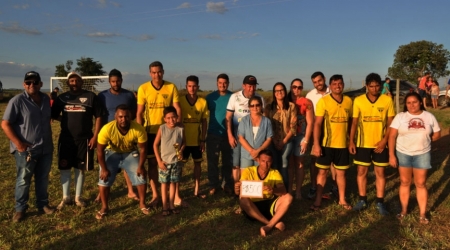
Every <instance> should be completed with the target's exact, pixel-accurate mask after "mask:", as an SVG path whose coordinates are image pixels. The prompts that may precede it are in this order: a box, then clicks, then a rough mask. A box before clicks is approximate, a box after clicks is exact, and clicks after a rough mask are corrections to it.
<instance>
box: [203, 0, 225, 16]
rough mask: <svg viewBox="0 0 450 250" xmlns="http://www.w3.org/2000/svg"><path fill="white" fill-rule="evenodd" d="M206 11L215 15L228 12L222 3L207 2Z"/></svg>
mask: <svg viewBox="0 0 450 250" xmlns="http://www.w3.org/2000/svg"><path fill="white" fill-rule="evenodd" d="M206 11H208V12H215V13H219V14H224V13H225V12H227V11H228V9H227V8H226V7H225V3H224V2H217V3H215V2H208V3H207V4H206Z"/></svg>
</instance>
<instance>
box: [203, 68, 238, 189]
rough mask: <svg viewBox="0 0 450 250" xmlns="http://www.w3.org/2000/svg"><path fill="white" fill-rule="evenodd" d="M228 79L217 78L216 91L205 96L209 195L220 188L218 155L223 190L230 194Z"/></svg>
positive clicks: (224, 76)
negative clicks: (207, 121) (227, 118)
mask: <svg viewBox="0 0 450 250" xmlns="http://www.w3.org/2000/svg"><path fill="white" fill-rule="evenodd" d="M228 86H229V78H228V75H227V74H220V75H218V76H217V91H214V92H212V93H211V94H209V95H207V96H206V102H207V104H208V109H209V112H210V114H209V127H208V135H207V137H206V158H207V161H208V180H209V186H210V190H209V193H210V194H214V193H215V192H216V191H217V189H218V188H219V187H220V183H221V182H220V181H219V155H220V154H222V182H224V183H225V185H224V190H225V191H226V192H228V193H230V194H231V193H232V190H233V179H232V178H231V168H232V165H233V158H232V155H233V154H232V151H231V146H230V144H229V143H228V136H227V129H226V120H225V116H226V113H227V109H226V106H227V104H228V100H229V99H230V96H231V94H232V92H231V91H229V90H228Z"/></svg>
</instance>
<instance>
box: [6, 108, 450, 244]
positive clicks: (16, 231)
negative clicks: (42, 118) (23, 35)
mask: <svg viewBox="0 0 450 250" xmlns="http://www.w3.org/2000/svg"><path fill="white" fill-rule="evenodd" d="M5 107H6V104H5V103H1V104H0V112H1V113H3V111H4V110H5ZM431 111H432V112H433V113H434V114H435V115H436V117H437V118H438V120H439V121H440V123H441V125H442V129H443V136H442V138H441V139H440V140H439V141H437V142H436V143H434V144H433V149H432V150H433V151H432V166H433V169H432V170H431V171H429V174H428V176H429V179H428V182H427V184H428V190H429V201H428V210H429V216H430V219H431V222H430V224H429V225H421V224H419V222H418V207H417V202H416V200H415V189H414V188H412V189H411V190H412V195H411V200H410V206H409V210H410V214H409V215H408V216H407V217H406V218H405V219H404V220H403V222H402V223H400V222H399V221H398V220H397V219H396V218H395V214H396V213H397V212H399V210H400V204H399V199H398V186H399V180H398V173H397V170H396V169H392V168H389V169H387V171H386V177H387V185H386V202H387V204H388V207H389V210H390V211H391V215H389V216H386V217H382V216H380V215H379V214H378V212H377V211H376V209H375V207H374V204H373V203H372V201H373V200H374V199H375V187H374V178H375V177H374V174H373V172H370V174H369V177H368V178H369V179H368V199H369V203H370V204H371V205H370V207H369V209H367V210H365V211H363V212H360V213H357V212H346V211H344V210H343V209H342V208H340V207H339V206H338V205H337V204H336V203H335V202H334V201H325V202H324V203H323V207H324V208H323V210H321V211H319V212H310V211H309V209H308V208H309V206H310V205H311V201H309V200H307V199H303V200H300V201H298V200H295V201H294V203H293V205H292V207H291V208H290V210H289V212H288V213H287V215H286V217H285V218H284V219H283V221H285V224H286V231H285V232H283V233H281V232H279V231H274V232H273V233H272V234H270V235H269V236H268V237H266V238H261V237H260V236H259V228H260V226H261V224H259V223H257V222H250V221H248V220H247V219H245V217H244V216H242V215H235V214H234V213H233V211H234V209H235V208H236V207H237V200H236V199H235V198H233V197H229V196H226V195H225V194H224V193H222V192H220V193H218V194H216V195H215V196H208V197H207V198H206V199H204V200H201V199H198V198H194V197H193V172H192V162H189V163H188V164H187V166H186V167H185V169H184V175H183V179H182V182H181V191H182V195H183V196H184V197H185V198H186V200H187V202H188V203H189V204H190V207H189V208H185V209H183V210H182V211H181V214H179V215H171V216H169V217H162V216H161V215H160V214H161V209H159V210H157V211H154V212H152V213H151V215H147V216H145V215H143V214H142V213H141V212H140V211H139V209H138V203H137V202H136V201H133V200H130V199H128V198H127V196H126V194H127V192H126V188H125V183H124V180H123V178H122V177H118V178H117V180H116V183H115V184H114V186H113V188H112V195H111V200H110V206H111V211H110V213H109V215H108V216H107V217H106V218H105V219H104V220H102V221H97V220H96V219H95V217H94V215H95V213H96V211H98V210H99V209H100V205H98V204H96V203H94V202H93V200H94V199H95V196H96V195H97V185H96V183H97V180H98V172H97V170H95V171H92V172H88V173H87V176H86V182H85V189H84V197H85V198H86V199H88V200H89V201H90V203H89V205H88V206H87V207H86V208H84V209H81V208H78V207H76V206H71V207H65V208H64V209H63V210H62V211H60V212H57V213H55V214H52V215H41V214H38V213H37V209H36V208H35V206H34V204H33V200H34V189H33V187H32V190H31V192H30V194H31V197H30V202H29V205H30V208H29V209H28V211H27V215H28V216H27V218H26V219H25V220H24V221H23V222H21V223H17V224H13V223H12V222H11V219H12V216H13V213H14V208H13V207H14V185H15V176H16V174H15V164H14V159H13V157H12V156H11V155H10V154H9V153H8V152H9V143H8V140H7V139H6V137H5V135H4V133H3V132H1V133H0V142H1V143H0V147H1V149H0V193H1V194H2V195H1V197H0V249H177V250H181V249H450V241H449V239H448V236H449V235H450V197H449V193H450V168H449V167H450V166H449V162H448V160H449V152H450V150H449V145H450V136H449V133H448V130H449V127H450V115H449V114H448V113H449V112H450V108H445V109H442V110H437V111H433V110H431ZM58 126H59V123H54V124H53V129H54V130H53V131H54V134H53V138H54V141H56V139H57V136H58V134H59V127H58ZM96 169H97V168H96ZM202 169H203V174H202V182H201V188H202V191H205V192H206V191H207V189H208V186H207V172H206V169H207V167H206V163H203V164H202ZM306 172H307V173H309V171H306ZM347 185H348V188H347V200H348V201H349V202H350V203H351V204H355V202H356V199H357V187H356V168H355V167H352V168H350V169H349V170H348V172H347ZM308 188H309V176H306V179H305V183H304V186H303V189H302V192H303V194H304V196H306V193H307V191H308ZM72 192H73V187H72ZM49 193H50V202H51V204H52V205H54V206H56V205H57V204H58V203H59V202H60V200H61V198H62V197H61V196H62V191H61V186H60V183H59V171H58V169H57V166H56V158H54V163H53V166H52V171H51V173H50V186H49ZM150 195H151V194H150V193H149V194H148V196H150ZM149 198H150V197H148V199H149Z"/></svg>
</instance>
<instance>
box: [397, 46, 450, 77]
mask: <svg viewBox="0 0 450 250" xmlns="http://www.w3.org/2000/svg"><path fill="white" fill-rule="evenodd" d="M449 60H450V52H449V51H448V50H446V49H445V48H444V45H442V44H436V43H433V42H430V41H424V40H423V41H417V42H411V43H409V44H406V45H401V46H400V47H399V48H398V49H397V51H396V52H395V54H394V63H393V64H392V66H391V67H389V69H388V75H389V76H391V77H393V78H400V79H405V80H408V81H410V82H416V81H417V78H418V77H419V76H422V75H423V74H424V72H426V71H429V72H431V76H432V77H433V78H440V77H445V76H448V75H449V74H450V71H448V70H447V63H448V61H449Z"/></svg>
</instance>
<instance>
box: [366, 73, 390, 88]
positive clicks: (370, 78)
mask: <svg viewBox="0 0 450 250" xmlns="http://www.w3.org/2000/svg"><path fill="white" fill-rule="evenodd" d="M386 79H389V78H386ZM371 82H376V83H378V84H381V76H380V75H378V74H377V73H370V74H368V75H367V76H366V85H369V84H370V83H371Z"/></svg>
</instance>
